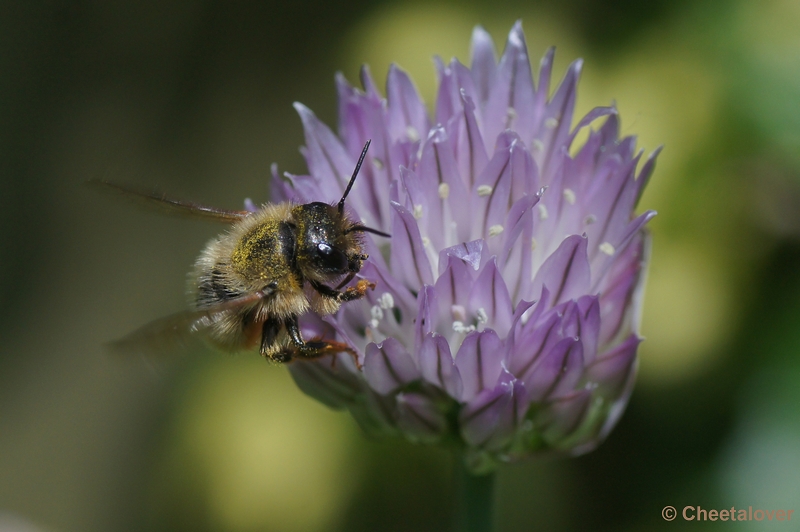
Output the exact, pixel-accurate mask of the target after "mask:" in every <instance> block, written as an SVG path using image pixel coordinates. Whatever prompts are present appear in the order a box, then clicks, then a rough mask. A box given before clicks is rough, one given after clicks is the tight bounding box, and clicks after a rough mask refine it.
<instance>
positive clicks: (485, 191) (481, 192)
mask: <svg viewBox="0 0 800 532" xmlns="http://www.w3.org/2000/svg"><path fill="white" fill-rule="evenodd" d="M491 193H492V187H490V186H489V185H481V186H479V187H478V196H488V195H489V194H491Z"/></svg>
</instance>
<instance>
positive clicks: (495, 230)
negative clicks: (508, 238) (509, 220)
mask: <svg viewBox="0 0 800 532" xmlns="http://www.w3.org/2000/svg"><path fill="white" fill-rule="evenodd" d="M503 229H504V228H503V226H502V225H500V224H497V225H493V226H491V227H490V228H489V236H490V237H492V236H497V235H499V234H500V233H502V232H503Z"/></svg>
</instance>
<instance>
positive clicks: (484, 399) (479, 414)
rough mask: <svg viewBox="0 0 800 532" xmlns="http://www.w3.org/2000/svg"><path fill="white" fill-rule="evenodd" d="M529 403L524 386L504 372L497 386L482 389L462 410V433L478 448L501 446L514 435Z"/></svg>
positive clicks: (460, 420)
mask: <svg viewBox="0 0 800 532" xmlns="http://www.w3.org/2000/svg"><path fill="white" fill-rule="evenodd" d="M528 406H529V401H528V393H527V391H526V390H525V386H524V385H523V384H522V383H521V382H520V381H519V380H517V379H514V378H513V376H511V375H510V374H505V378H503V379H501V381H500V382H499V383H498V384H497V386H495V387H494V388H493V389H487V390H484V391H482V392H481V393H480V394H479V395H478V396H477V397H475V398H474V399H473V400H471V401H469V402H468V403H467V405H466V406H465V407H464V408H463V409H462V411H461V413H460V415H459V422H460V424H461V435H462V436H463V438H464V440H465V441H466V442H467V443H468V444H469V445H473V446H475V447H486V448H489V449H492V448H495V449H496V448H501V447H503V446H504V445H505V444H507V443H508V442H509V441H510V440H511V438H512V437H513V435H514V433H515V432H516V430H517V428H518V427H519V425H520V424H521V423H522V420H523V419H524V418H525V414H526V413H527V410H528Z"/></svg>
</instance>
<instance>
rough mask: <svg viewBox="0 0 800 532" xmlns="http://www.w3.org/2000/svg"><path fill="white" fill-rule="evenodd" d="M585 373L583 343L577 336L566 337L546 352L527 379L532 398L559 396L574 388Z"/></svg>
mask: <svg viewBox="0 0 800 532" xmlns="http://www.w3.org/2000/svg"><path fill="white" fill-rule="evenodd" d="M582 375H583V345H582V344H581V341H580V340H577V339H575V338H564V339H563V340H561V341H559V342H558V343H557V344H556V345H555V346H554V347H553V349H551V350H550V352H549V353H545V354H544V355H543V356H542V357H541V358H540V359H539V362H538V363H537V364H536V365H535V367H534V368H533V371H532V372H531V376H530V377H528V378H527V379H525V381H524V382H525V386H526V387H527V388H528V391H529V392H530V395H531V400H533V401H541V400H543V399H546V398H548V397H559V396H561V395H563V394H565V393H566V392H569V391H570V390H572V389H573V388H574V387H575V385H576V384H577V383H578V381H579V380H580V378H581V376H582Z"/></svg>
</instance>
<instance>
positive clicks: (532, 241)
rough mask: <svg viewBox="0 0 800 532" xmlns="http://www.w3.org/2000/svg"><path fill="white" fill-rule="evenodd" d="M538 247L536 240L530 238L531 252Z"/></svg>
mask: <svg viewBox="0 0 800 532" xmlns="http://www.w3.org/2000/svg"><path fill="white" fill-rule="evenodd" d="M538 245H539V243H538V242H537V241H536V239H535V238H531V251H534V250H536V246H538Z"/></svg>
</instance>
